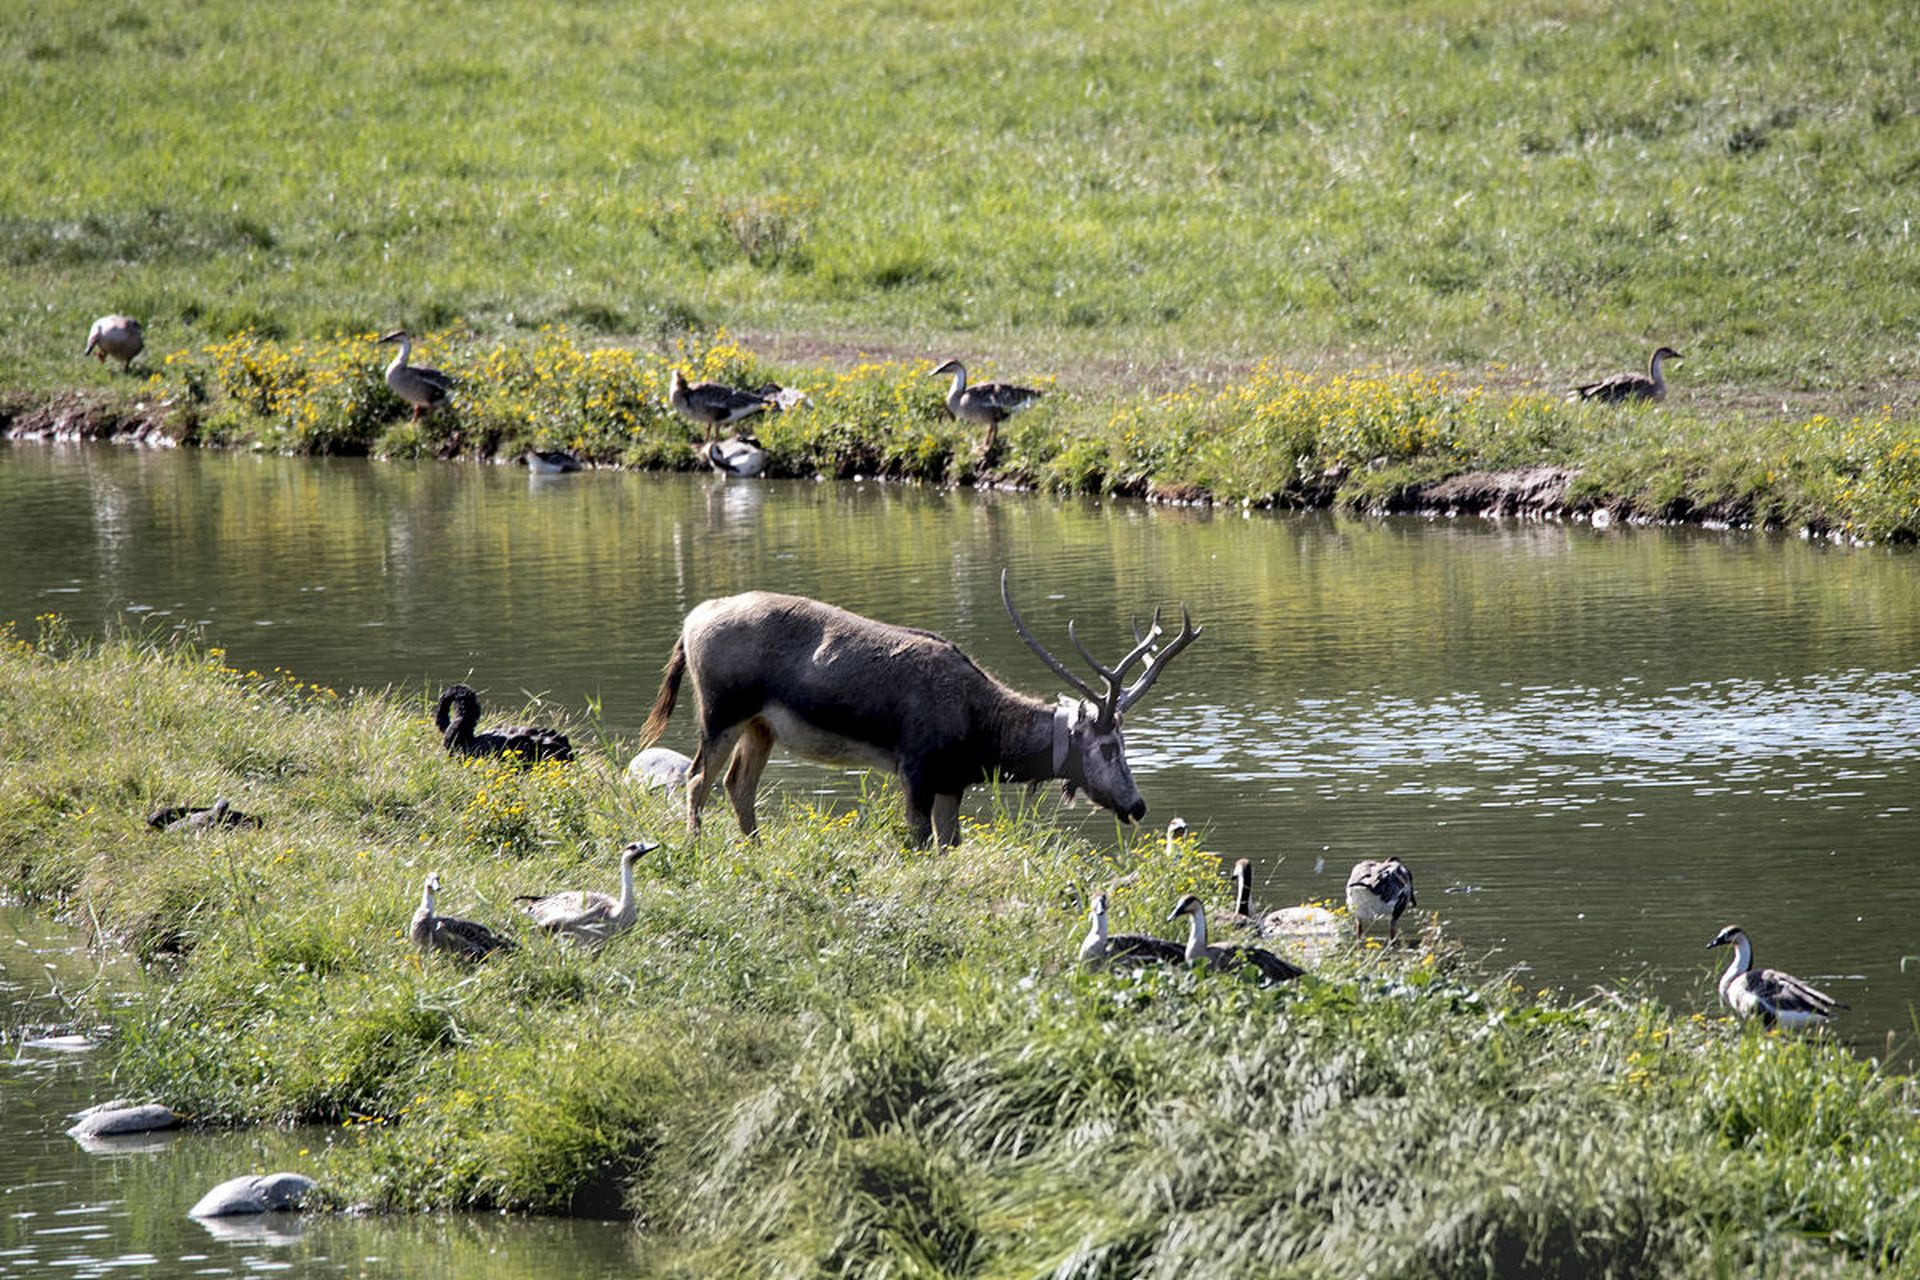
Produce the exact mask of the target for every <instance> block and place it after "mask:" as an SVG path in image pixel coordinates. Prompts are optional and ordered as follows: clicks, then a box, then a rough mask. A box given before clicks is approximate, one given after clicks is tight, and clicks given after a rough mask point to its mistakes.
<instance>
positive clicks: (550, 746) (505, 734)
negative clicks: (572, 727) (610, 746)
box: [433, 684, 573, 764]
mask: <svg viewBox="0 0 1920 1280" xmlns="http://www.w3.org/2000/svg"><path fill="white" fill-rule="evenodd" d="M479 722H480V695H479V694H477V693H475V692H474V691H473V689H472V688H471V687H469V686H467V685H464V684H455V685H449V686H447V689H446V692H444V693H442V694H441V695H440V703H439V705H438V706H436V707H435V708H434V709H433V725H434V728H436V729H438V730H439V731H440V738H441V741H442V742H443V743H444V744H445V745H446V748H447V752H448V754H449V755H456V756H504V755H517V756H519V757H520V761H521V763H522V764H531V763H532V762H533V761H535V760H571V759H573V744H572V743H570V742H568V741H567V735H566V734H564V733H561V732H560V731H559V730H557V729H547V728H543V727H541V726H539V725H526V724H510V725H505V726H502V727H501V728H498V729H489V730H487V731H486V732H485V733H479V732H476V731H475V726H477V725H478V724H479Z"/></svg>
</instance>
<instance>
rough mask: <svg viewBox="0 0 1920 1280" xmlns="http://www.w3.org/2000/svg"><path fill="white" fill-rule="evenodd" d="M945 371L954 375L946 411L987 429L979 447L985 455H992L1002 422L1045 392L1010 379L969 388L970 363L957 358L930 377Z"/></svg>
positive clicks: (935, 376)
mask: <svg viewBox="0 0 1920 1280" xmlns="http://www.w3.org/2000/svg"><path fill="white" fill-rule="evenodd" d="M946 374H952V375H953V385H952V386H950V387H948V388H947V412H948V413H950V414H952V415H953V416H954V417H955V418H957V419H958V420H960V421H961V422H967V423H972V424H973V425H974V426H978V427H985V428H986V429H987V434H986V438H985V439H983V440H982V441H981V442H980V447H979V449H978V450H977V452H978V453H979V454H980V456H981V457H984V458H991V457H992V456H993V453H994V450H995V448H996V447H997V443H998V439H999V431H1000V424H1001V423H1003V422H1005V421H1006V420H1007V419H1008V418H1011V417H1012V416H1013V415H1014V414H1016V413H1018V412H1020V411H1021V410H1022V409H1025V408H1027V407H1029V406H1030V405H1033V404H1036V403H1038V402H1039V400H1040V398H1041V396H1042V395H1043V394H1044V393H1042V392H1040V391H1036V390H1034V389H1033V388H1032V387H1017V386H1014V385H1013V384H1012V383H1010V382H983V383H981V384H979V385H978V386H974V387H970V386H968V385H967V366H965V365H964V364H961V363H960V362H959V361H958V360H949V361H947V362H946V363H945V364H943V365H941V366H940V367H939V368H937V369H935V370H934V371H933V372H932V373H931V374H929V375H928V376H929V377H933V378H938V377H941V376H943V375H946Z"/></svg>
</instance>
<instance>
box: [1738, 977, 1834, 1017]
mask: <svg viewBox="0 0 1920 1280" xmlns="http://www.w3.org/2000/svg"><path fill="white" fill-rule="evenodd" d="M1747 989H1748V990H1749V991H1751V992H1753V994H1754V995H1755V996H1756V997H1758V998H1759V999H1760V1000H1761V1001H1763V1002H1764V1003H1766V1004H1768V1005H1771V1006H1772V1007H1773V1009H1774V1010H1775V1012H1776V1013H1808V1014H1814V1015H1817V1016H1819V1017H1823V1018H1824V1017H1830V1016H1832V1014H1833V1011H1834V1010H1835V1009H1845V1008H1847V1006H1846V1005H1845V1004H1843V1003H1841V1002H1840V1001H1838V1000H1836V999H1834V998H1833V997H1832V996H1830V995H1828V994H1827V993H1826V992H1824V991H1822V990H1820V989H1819V988H1818V987H1815V986H1812V985H1811V984H1809V983H1807V982H1804V981H1802V980H1801V979H1799V978H1796V977H1794V976H1793V975H1792V974H1790V973H1782V972H1780V970H1778V969H1761V970H1759V971H1758V972H1750V973H1749V974H1748V975H1747Z"/></svg>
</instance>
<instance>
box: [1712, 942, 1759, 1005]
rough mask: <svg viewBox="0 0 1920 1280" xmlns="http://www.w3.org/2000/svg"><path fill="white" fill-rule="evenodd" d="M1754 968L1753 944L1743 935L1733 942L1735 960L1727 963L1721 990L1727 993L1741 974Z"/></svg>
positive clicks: (1721, 981)
mask: <svg viewBox="0 0 1920 1280" xmlns="http://www.w3.org/2000/svg"><path fill="white" fill-rule="evenodd" d="M1752 968H1753V943H1751V942H1749V941H1747V936H1746V935H1745V934H1741V935H1740V936H1739V937H1737V938H1735V939H1734V940H1733V959H1732V960H1729V961H1728V962H1727V971H1726V972H1725V973H1723V974H1721V975H1720V989H1721V990H1722V991H1725V990H1726V989H1727V987H1728V985H1729V984H1730V983H1732V982H1733V980H1734V979H1735V978H1738V977H1739V976H1740V975H1741V974H1743V973H1746V972H1747V971H1748V970H1750V969H1752Z"/></svg>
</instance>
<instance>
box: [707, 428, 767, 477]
mask: <svg viewBox="0 0 1920 1280" xmlns="http://www.w3.org/2000/svg"><path fill="white" fill-rule="evenodd" d="M701 456H702V457H703V458H705V459H706V461H707V465H708V466H710V467H712V468H713V469H714V470H715V471H718V472H719V473H720V474H721V475H723V476H738V477H740V478H741V479H742V480H750V479H752V478H753V477H754V476H757V475H759V474H760V473H761V472H762V471H765V470H766V469H767V451H766V450H765V449H762V448H761V447H760V442H759V441H758V440H755V439H753V438H752V437H751V436H736V437H735V438H734V439H732V440H714V441H710V442H709V443H708V444H707V446H706V448H705V450H703V451H702V453H701Z"/></svg>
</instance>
